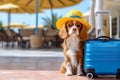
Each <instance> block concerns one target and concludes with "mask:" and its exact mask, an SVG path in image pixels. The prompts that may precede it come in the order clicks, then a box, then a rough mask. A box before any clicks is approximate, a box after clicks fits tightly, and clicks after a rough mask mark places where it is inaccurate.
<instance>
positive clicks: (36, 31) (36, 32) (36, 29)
mask: <svg viewBox="0 0 120 80" xmlns="http://www.w3.org/2000/svg"><path fill="white" fill-rule="evenodd" d="M35 35H38V0H36V28H35Z"/></svg>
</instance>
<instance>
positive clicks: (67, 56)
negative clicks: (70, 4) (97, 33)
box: [59, 20, 88, 76]
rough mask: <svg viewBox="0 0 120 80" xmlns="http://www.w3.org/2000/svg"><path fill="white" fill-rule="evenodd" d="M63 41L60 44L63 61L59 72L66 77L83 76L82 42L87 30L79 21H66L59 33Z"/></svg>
mask: <svg viewBox="0 0 120 80" xmlns="http://www.w3.org/2000/svg"><path fill="white" fill-rule="evenodd" d="M59 36H60V37H61V38H62V39H64V42H63V44H62V47H63V52H64V61H63V63H62V65H61V68H60V72H61V73H65V75H67V76H71V75H74V74H76V75H83V71H82V70H83V69H82V67H83V42H84V41H85V40H86V39H87V37H88V36H87V30H86V29H85V27H84V26H83V24H81V23H80V22H79V21H74V20H70V21H67V22H66V23H65V24H64V25H63V27H62V29H61V30H60V32H59Z"/></svg>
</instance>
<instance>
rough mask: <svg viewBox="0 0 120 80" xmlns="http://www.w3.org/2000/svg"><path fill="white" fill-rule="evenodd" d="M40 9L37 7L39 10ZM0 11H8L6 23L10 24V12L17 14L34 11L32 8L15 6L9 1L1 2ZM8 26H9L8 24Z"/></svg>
mask: <svg viewBox="0 0 120 80" xmlns="http://www.w3.org/2000/svg"><path fill="white" fill-rule="evenodd" d="M40 11H41V9H39V12H40ZM0 12H6V13H8V25H9V24H10V19H11V13H14V14H18V13H20V14H21V13H30V14H32V13H35V10H34V9H31V8H28V7H23V6H21V7H20V6H17V5H14V4H11V3H8V4H3V5H0ZM8 28H9V26H8Z"/></svg>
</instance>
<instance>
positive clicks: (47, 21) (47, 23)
mask: <svg viewBox="0 0 120 80" xmlns="http://www.w3.org/2000/svg"><path fill="white" fill-rule="evenodd" d="M52 17H53V19H51V16H49V17H48V16H47V17H43V18H42V19H43V21H44V27H45V28H48V29H56V21H57V20H58V19H59V18H61V16H60V17H58V16H57V14H53V15H52Z"/></svg>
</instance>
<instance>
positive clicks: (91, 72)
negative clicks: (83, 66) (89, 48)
mask: <svg viewBox="0 0 120 80" xmlns="http://www.w3.org/2000/svg"><path fill="white" fill-rule="evenodd" d="M86 73H87V74H86V76H87V77H88V78H90V79H93V78H94V77H95V70H94V69H87V70H86Z"/></svg>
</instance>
